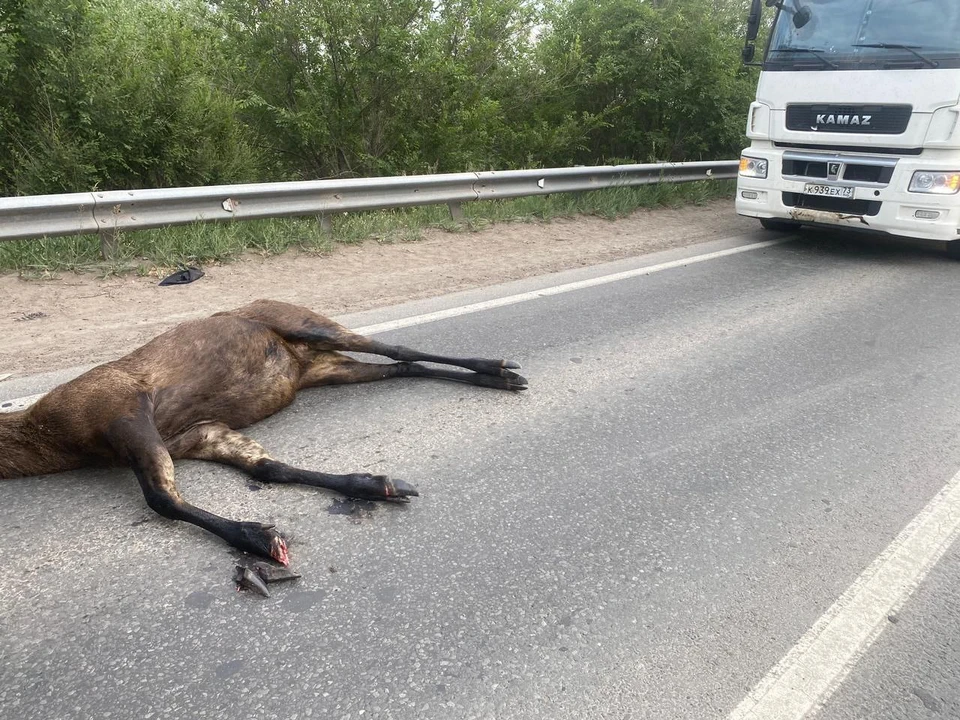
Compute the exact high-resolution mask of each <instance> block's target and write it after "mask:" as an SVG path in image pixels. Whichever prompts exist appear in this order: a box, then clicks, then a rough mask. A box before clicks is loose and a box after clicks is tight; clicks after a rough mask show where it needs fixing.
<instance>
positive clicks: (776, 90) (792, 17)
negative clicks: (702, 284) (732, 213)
mask: <svg viewBox="0 0 960 720" xmlns="http://www.w3.org/2000/svg"><path fill="white" fill-rule="evenodd" d="M765 4H766V6H767V7H773V8H776V15H775V16H774V20H773V25H772V27H771V28H770V35H769V40H768V42H767V47H766V51H765V53H764V56H763V61H762V63H760V66H761V68H762V69H761V72H760V80H759V83H758V85H757V99H756V101H755V102H754V103H752V104H751V106H750V112H749V115H748V117H747V137H748V138H749V139H750V147H749V148H747V149H745V150H744V151H743V155H742V156H741V158H740V173H739V178H738V181H737V199H736V208H737V212H738V213H739V214H741V215H746V216H750V217H756V218H759V219H760V222H761V223H762V224H763V226H764V227H767V228H770V229H779V230H783V229H789V228H793V227H796V226H798V225H800V224H816V225H828V226H833V227H838V226H844V227H853V228H861V229H869V230H875V231H880V232H886V233H890V234H894V235H899V236H906V237H911V238H921V239H924V240H935V241H950V240H953V241H956V242H955V243H951V244H950V245H948V246H947V247H948V249H950V250H956V249H960V195H958V190H960V0H765ZM761 13H762V7H761V0H752V5H751V10H750V18H749V20H748V23H747V45H746V47H745V48H744V52H743V55H744V62H746V63H748V64H752V63H751V61H752V60H753V56H754V45H753V43H754V42H755V41H756V39H757V35H758V30H759V28H760V24H761Z"/></svg>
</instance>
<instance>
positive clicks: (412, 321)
mask: <svg viewBox="0 0 960 720" xmlns="http://www.w3.org/2000/svg"><path fill="white" fill-rule="evenodd" d="M792 239H793V238H791V237H787V238H783V239H780V240H764V241H762V242H756V243H750V244H749V245H738V246H737V247H732V248H727V249H726V250H717V251H716V252H712V253H704V254H703V255H694V256H693V257H688V258H683V259H682V260H671V261H670V262H665V263H660V264H658V265H648V266H647V267H642V268H635V269H633V270H625V271H623V272H618V273H613V274H612V275H603V276H601V277H596V278H590V279H589V280H578V281H576V282H570V283H564V284H563V285H554V286H553V287H546V288H542V289H540V290H533V291H531V292H525V293H518V294H516V295H508V296H507V297H502V298H497V299H495V300H485V301H483V302H477V303H471V304H470V305H462V306H460V307H454V308H448V309H446V310H437V311H436V312H431V313H424V314H423V315H414V316H412V317H407V318H400V319H399V320H391V321H389V322H384V323H378V324H376V325H368V326H366V327H361V328H355V329H354V332H357V333H360V334H361V335H374V334H376V333H382V332H387V331H389V330H399V329H400V328H406V327H412V326H414V325H423V324H425V323H431V322H436V321H437V320H446V319H447V318H452V317H460V316H461V315H469V314H471V313H475V312H481V311H482V310H492V309H493V308H499V307H504V306H506V305H516V304H517V303H522V302H526V301H527V300H536V299H538V298H542V297H549V296H551V295H561V294H563V293H568V292H573V291H574V290H583V289H584V288H589V287H596V286H597V285H606V284H607V283H612V282H617V281H619V280H627V279H629V278H635V277H641V276H643V275H652V274H653V273H656V272H661V271H663V270H672V269H673V268H678V267H683V266H685V265H695V264H696V263H701V262H706V261H707V260H716V259H717V258H722V257H726V256H728V255H737V254H739V253H743V252H749V251H750V250H760V249H761V248H766V247H770V246H772V245H780V244H782V243H785V242H788V241H790V240H792Z"/></svg>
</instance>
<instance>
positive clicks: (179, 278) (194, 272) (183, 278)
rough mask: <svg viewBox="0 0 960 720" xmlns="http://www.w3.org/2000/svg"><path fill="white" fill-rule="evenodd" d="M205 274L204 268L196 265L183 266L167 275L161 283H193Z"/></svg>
mask: <svg viewBox="0 0 960 720" xmlns="http://www.w3.org/2000/svg"><path fill="white" fill-rule="evenodd" d="M203 275H204V272H203V270H201V269H200V268H195V267H188V268H183V269H182V270H177V271H176V272H175V273H173V274H172V275H167V277H165V278H164V279H163V280H161V281H160V284H161V285H186V284H187V283H192V282H193V281H194V280H199V279H200V278H202V277H203Z"/></svg>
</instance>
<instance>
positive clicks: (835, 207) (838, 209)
mask: <svg viewBox="0 0 960 720" xmlns="http://www.w3.org/2000/svg"><path fill="white" fill-rule="evenodd" d="M783 204H784V205H786V206H787V207H797V208H807V209H809V210H826V211H827V212H835V213H843V214H844V215H866V216H867V217H871V216H873V215H876V214H877V213H879V212H880V207H881V206H882V205H883V203H882V202H880V201H879V200H848V199H846V198H837V197H826V196H824V195H804V194H802V193H792V192H785V193H783Z"/></svg>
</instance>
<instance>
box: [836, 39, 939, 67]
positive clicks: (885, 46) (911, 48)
mask: <svg viewBox="0 0 960 720" xmlns="http://www.w3.org/2000/svg"><path fill="white" fill-rule="evenodd" d="M853 47H856V48H880V49H881V50H906V51H907V52H908V53H911V54H913V55H916V56H917V58H919V59H920V60H921V61H922V62H924V63H926V64H927V65H929V66H930V67H932V68H936V67H940V63H938V62H937V61H936V60H931V59H930V58H928V57H927V56H926V55H921V54H920V53H918V52H917V50H922V49H923V47H922V46H920V45H901V44H900V43H859V44H855V45H854V46H853Z"/></svg>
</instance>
